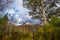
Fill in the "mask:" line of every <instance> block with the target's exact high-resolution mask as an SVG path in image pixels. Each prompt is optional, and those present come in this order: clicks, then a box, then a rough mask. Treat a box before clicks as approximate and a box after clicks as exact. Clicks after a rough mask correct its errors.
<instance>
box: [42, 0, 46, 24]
mask: <svg viewBox="0 0 60 40" xmlns="http://www.w3.org/2000/svg"><path fill="white" fill-rule="evenodd" d="M43 2H44V0H41V8H42V17H43V22H44V24H46V22H47V19H46V14H45V7H44V3H43Z"/></svg>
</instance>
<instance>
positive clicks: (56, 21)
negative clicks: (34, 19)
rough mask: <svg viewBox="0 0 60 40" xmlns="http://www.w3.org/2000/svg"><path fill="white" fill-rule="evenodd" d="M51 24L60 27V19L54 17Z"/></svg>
mask: <svg viewBox="0 0 60 40" xmlns="http://www.w3.org/2000/svg"><path fill="white" fill-rule="evenodd" d="M50 24H51V25H54V26H58V27H60V18H58V17H57V16H52V17H51V21H50Z"/></svg>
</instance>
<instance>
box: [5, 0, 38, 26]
mask: <svg viewBox="0 0 60 40" xmlns="http://www.w3.org/2000/svg"><path fill="white" fill-rule="evenodd" d="M22 3H23V1H22V0H15V1H14V3H13V4H12V5H10V7H8V8H7V10H6V11H5V13H8V14H9V15H8V17H9V18H8V19H9V20H10V22H11V19H12V18H11V17H13V18H14V21H16V23H15V24H17V25H18V24H19V25H21V24H23V23H24V22H29V23H31V24H39V20H36V19H34V20H32V19H31V17H32V16H29V10H28V9H27V8H24V7H23V5H22Z"/></svg>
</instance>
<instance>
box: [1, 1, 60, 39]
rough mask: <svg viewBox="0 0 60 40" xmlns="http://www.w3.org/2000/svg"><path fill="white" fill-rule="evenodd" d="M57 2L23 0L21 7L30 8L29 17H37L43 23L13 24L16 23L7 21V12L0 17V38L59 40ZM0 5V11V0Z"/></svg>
mask: <svg viewBox="0 0 60 40" xmlns="http://www.w3.org/2000/svg"><path fill="white" fill-rule="evenodd" d="M59 3H60V2H59V0H51V1H50V0H23V7H24V8H28V9H29V10H30V11H29V15H30V16H32V18H31V19H38V20H39V21H41V22H42V23H43V25H42V24H41V23H40V24H32V25H31V24H22V25H19V26H15V25H16V24H15V25H14V24H13V23H9V20H8V14H5V15H4V16H3V17H0V40H60V7H58V5H57V4H59ZM0 5H1V6H0V11H2V12H3V11H4V9H3V8H2V7H3V5H2V4H1V2H0ZM4 6H5V5H4ZM59 6H60V5H59ZM4 8H5V7H4ZM12 22H13V18H12Z"/></svg>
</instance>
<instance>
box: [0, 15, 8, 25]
mask: <svg viewBox="0 0 60 40" xmlns="http://www.w3.org/2000/svg"><path fill="white" fill-rule="evenodd" d="M7 20H8V17H7V14H6V15H4V16H3V18H0V25H4V24H6V23H7Z"/></svg>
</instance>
